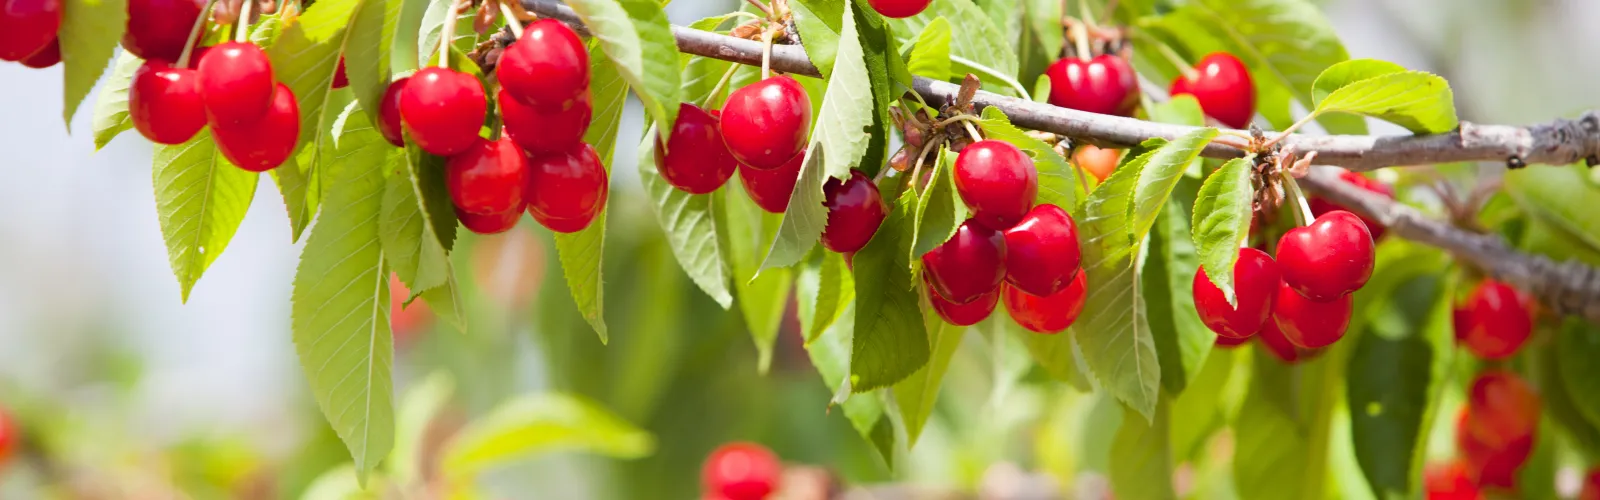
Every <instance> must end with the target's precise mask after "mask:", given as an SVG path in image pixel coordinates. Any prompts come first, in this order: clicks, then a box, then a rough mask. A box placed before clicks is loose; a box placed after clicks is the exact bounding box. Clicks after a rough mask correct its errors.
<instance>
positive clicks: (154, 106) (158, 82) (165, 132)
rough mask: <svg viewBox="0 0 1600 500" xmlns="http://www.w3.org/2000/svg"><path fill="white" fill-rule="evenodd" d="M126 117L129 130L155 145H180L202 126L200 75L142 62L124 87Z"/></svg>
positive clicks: (185, 70) (159, 64)
mask: <svg viewBox="0 0 1600 500" xmlns="http://www.w3.org/2000/svg"><path fill="white" fill-rule="evenodd" d="M128 118H129V119H130V121H132V122H133V128H134V129H137V130H138V131H139V134H140V135H143V136H144V137H145V138H146V139H150V141H151V142H155V143H158V144H168V145H174V144H183V143H185V142H188V141H189V139H190V138H193V137H194V134H196V133H198V132H200V129H201V128H204V127H205V126H206V108H205V105H204V104H202V103H201V100H200V75H199V74H198V73H197V72H196V71H195V70H192V69H186V68H174V67H172V66H171V65H169V64H167V63H166V62H165V61H160V60H155V61H146V62H145V63H144V65H142V66H139V69H138V70H135V71H134V72H133V81H132V83H130V84H129V87H128Z"/></svg>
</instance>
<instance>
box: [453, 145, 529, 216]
mask: <svg viewBox="0 0 1600 500" xmlns="http://www.w3.org/2000/svg"><path fill="white" fill-rule="evenodd" d="M525 158H526V157H524V156H523V154H522V151H521V150H519V149H517V145H516V144H512V143H511V139H510V138H507V137H501V138H500V140H497V141H491V140H488V139H483V138H479V139H478V142H477V143H476V144H473V145H472V147H470V148H467V150H466V151H462V152H461V153H459V154H457V155H455V156H451V157H450V159H449V160H446V162H445V166H444V168H445V170H444V172H445V177H444V181H445V186H446V187H448V188H449V190H450V200H451V201H454V202H455V204H456V208H459V209H461V210H462V211H464V212H468V213H474V214H503V213H506V212H511V211H514V210H517V209H519V208H520V207H522V206H523V201H522V200H523V195H522V190H523V189H524V187H523V186H524V184H526V183H527V174H528V168H527V160H526V159H525Z"/></svg>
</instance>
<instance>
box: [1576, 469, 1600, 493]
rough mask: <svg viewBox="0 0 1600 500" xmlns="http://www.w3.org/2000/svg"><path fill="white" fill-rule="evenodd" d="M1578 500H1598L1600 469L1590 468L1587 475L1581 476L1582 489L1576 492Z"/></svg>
mask: <svg viewBox="0 0 1600 500" xmlns="http://www.w3.org/2000/svg"><path fill="white" fill-rule="evenodd" d="M1578 500H1600V467H1597V468H1590V469H1589V473H1588V474H1585V475H1584V476H1583V489H1582V490H1580V491H1579V492H1578Z"/></svg>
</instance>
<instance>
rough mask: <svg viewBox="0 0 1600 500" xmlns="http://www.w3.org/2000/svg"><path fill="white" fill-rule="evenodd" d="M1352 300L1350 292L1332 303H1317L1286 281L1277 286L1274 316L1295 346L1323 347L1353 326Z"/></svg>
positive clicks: (1281, 329)
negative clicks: (1351, 323) (1351, 322)
mask: <svg viewBox="0 0 1600 500" xmlns="http://www.w3.org/2000/svg"><path fill="white" fill-rule="evenodd" d="M1352 302H1353V300H1352V299H1351V298H1350V296H1349V295H1343V296H1340V297H1339V298H1337V299H1334V300H1333V302H1317V301H1315V300H1311V299H1308V298H1306V297H1305V296H1303V295H1300V292H1296V291H1294V288H1291V287H1289V285H1288V284H1287V283H1285V284H1283V285H1280V286H1279V287H1278V297H1277V298H1276V299H1274V303H1273V304H1272V319H1273V321H1276V322H1277V324H1278V330H1279V331H1282V332H1283V336H1284V337H1285V338H1287V339H1289V341H1290V342H1293V343H1294V345H1297V346H1300V347H1304V348H1306V349H1320V348H1323V347H1327V346H1329V345H1332V344H1333V343H1334V342H1337V341H1338V340H1339V339H1341V338H1343V337H1344V331H1345V329H1346V328H1349V327H1350V310H1351V306H1352Z"/></svg>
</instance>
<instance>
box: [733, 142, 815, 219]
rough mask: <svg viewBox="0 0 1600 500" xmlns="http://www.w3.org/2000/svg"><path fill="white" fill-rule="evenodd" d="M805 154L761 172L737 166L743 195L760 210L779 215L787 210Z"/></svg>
mask: <svg viewBox="0 0 1600 500" xmlns="http://www.w3.org/2000/svg"><path fill="white" fill-rule="evenodd" d="M805 159H806V153H805V151H801V152H800V154H797V155H794V158H790V159H789V161H788V162H786V163H784V164H783V166H781V167H778V168H775V169H772V170H762V169H759V168H755V167H751V166H749V165H742V164H741V165H739V182H740V183H741V184H743V185H744V192H745V194H748V195H750V199H751V200H752V201H755V202H756V205H758V206H760V207H761V209H762V210H766V211H768V212H772V213H775V214H781V213H783V211H784V210H788V209H789V195H791V194H793V193H794V183H795V181H796V180H797V179H799V178H800V166H801V165H803V164H805Z"/></svg>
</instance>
